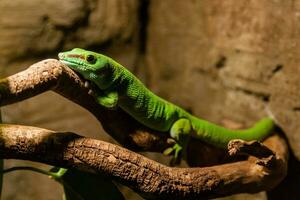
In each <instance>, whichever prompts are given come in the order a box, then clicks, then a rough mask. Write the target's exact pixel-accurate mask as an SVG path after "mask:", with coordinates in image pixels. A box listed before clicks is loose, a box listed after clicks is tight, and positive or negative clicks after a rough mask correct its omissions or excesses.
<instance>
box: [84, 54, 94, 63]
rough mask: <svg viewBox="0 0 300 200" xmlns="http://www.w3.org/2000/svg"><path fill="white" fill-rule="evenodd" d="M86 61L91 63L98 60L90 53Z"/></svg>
mask: <svg viewBox="0 0 300 200" xmlns="http://www.w3.org/2000/svg"><path fill="white" fill-rule="evenodd" d="M86 61H88V62H89V63H91V64H94V63H95V62H96V57H95V56H94V55H88V56H87V57H86Z"/></svg>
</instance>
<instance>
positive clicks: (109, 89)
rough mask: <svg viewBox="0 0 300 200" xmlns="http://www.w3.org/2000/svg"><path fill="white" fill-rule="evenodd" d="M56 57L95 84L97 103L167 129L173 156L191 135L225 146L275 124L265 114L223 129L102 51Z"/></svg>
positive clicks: (268, 130) (257, 136)
mask: <svg viewBox="0 0 300 200" xmlns="http://www.w3.org/2000/svg"><path fill="white" fill-rule="evenodd" d="M58 57H59V60H60V61H61V62H62V63H64V64H66V65H67V66H68V67H70V68H71V69H73V70H74V71H76V72H77V73H79V74H80V75H82V76H83V77H84V79H86V80H88V81H90V82H91V83H92V84H93V85H94V87H93V89H94V90H93V91H94V96H95V99H96V100H97V102H98V103H99V104H101V105H102V106H104V107H106V108H110V109H113V108H116V107H117V106H118V107H120V108H121V109H122V110H124V111H125V112H127V113H128V114H129V115H131V116H132V117H133V118H134V119H135V120H137V121H138V122H140V123H142V124H143V125H145V126H147V127H149V128H151V129H154V130H157V131H162V132H169V134H170V136H171V137H172V138H173V139H174V140H175V141H176V143H175V144H174V146H173V147H170V148H168V149H166V150H165V152H164V153H165V154H171V153H174V156H175V159H177V158H178V156H179V153H180V152H181V151H182V152H183V153H185V148H186V147H187V144H188V141H189V138H190V136H191V137H194V138H198V139H200V140H202V141H204V142H206V143H209V144H212V145H214V146H216V147H221V148H226V147H227V144H228V142H229V141H230V140H232V139H242V140H246V141H249V140H259V141H260V140H263V139H264V138H265V137H266V136H268V135H269V134H270V133H271V132H272V130H273V128H274V127H275V123H274V121H273V120H272V119H271V118H264V119H262V120H260V121H259V122H257V123H256V124H255V125H254V126H253V127H251V128H249V129H245V130H230V129H226V128H224V127H221V126H218V125H215V124H213V123H210V122H208V121H205V120H202V119H199V118H197V117H195V116H193V115H191V114H190V113H188V112H186V111H185V110H184V109H182V108H180V107H179V106H176V105H174V104H172V103H170V102H168V101H166V100H164V99H162V98H160V97H158V96H157V95H155V94H154V93H152V92H151V91H150V90H149V89H147V88H146V87H145V86H144V85H143V84H142V82H141V81H140V80H139V79H138V78H136V77H135V76H134V75H133V74H132V73H131V72H129V71H128V70H127V69H126V68H125V67H123V66H122V65H121V64H119V63H117V62H116V61H114V60H113V59H111V58H109V57H107V56H105V55H102V54H98V53H95V52H92V51H87V50H84V49H79V48H75V49H73V50H71V51H67V52H62V53H59V54H58Z"/></svg>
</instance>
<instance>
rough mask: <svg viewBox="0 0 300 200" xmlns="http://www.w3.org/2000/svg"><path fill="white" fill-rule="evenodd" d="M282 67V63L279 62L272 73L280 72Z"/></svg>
mask: <svg viewBox="0 0 300 200" xmlns="http://www.w3.org/2000/svg"><path fill="white" fill-rule="evenodd" d="M282 68H283V65H281V64H278V65H276V66H275V68H274V69H273V70H272V74H276V73H278V72H280V71H281V70H282Z"/></svg>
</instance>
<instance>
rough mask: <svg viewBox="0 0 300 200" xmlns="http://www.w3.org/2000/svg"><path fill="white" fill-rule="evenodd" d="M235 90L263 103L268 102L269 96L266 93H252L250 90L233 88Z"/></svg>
mask: <svg viewBox="0 0 300 200" xmlns="http://www.w3.org/2000/svg"><path fill="white" fill-rule="evenodd" d="M235 90H236V91H240V92H243V93H245V94H247V95H251V96H254V97H256V98H259V99H261V100H262V101H264V102H269V100H270V96H271V95H270V94H267V93H262V92H254V91H251V90H248V89H245V88H235Z"/></svg>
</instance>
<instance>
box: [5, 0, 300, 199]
mask: <svg viewBox="0 0 300 200" xmlns="http://www.w3.org/2000/svg"><path fill="white" fill-rule="evenodd" d="M299 34H300V0H242V1H234V0H227V1H218V0H185V1H182V0H164V1H160V0H64V1H61V0H60V1H58V0H31V1H23V0H14V1H11V0H1V1H0V58H1V59H0V66H1V67H0V76H1V77H5V76H8V75H11V74H14V73H16V72H18V71H20V70H23V69H25V68H26V67H28V66H29V65H30V64H32V63H35V62H37V61H39V60H42V59H46V58H56V57H57V56H56V55H57V53H58V52H59V51H63V50H69V49H71V48H74V47H81V48H87V49H90V50H94V51H98V52H102V53H104V54H107V55H109V56H111V57H113V58H114V59H116V60H117V61H119V62H120V63H122V64H123V65H125V66H127V67H128V68H129V69H130V70H131V71H132V72H133V73H135V74H137V75H138V76H139V77H140V78H141V80H142V81H143V82H144V83H145V84H146V85H147V86H149V87H150V88H151V89H152V90H153V91H154V92H155V93H157V94H159V95H160V96H162V97H164V98H165V99H168V100H170V101H172V102H174V103H176V104H178V105H180V106H182V107H184V108H185V109H187V110H189V111H190V112H192V113H194V114H195V115H197V116H201V117H202V118H204V119H207V120H210V121H213V122H215V123H219V124H221V123H222V122H224V121H228V120H231V121H235V122H238V123H240V124H244V125H251V124H252V123H253V122H255V121H256V120H258V119H260V118H261V117H263V116H267V115H273V116H274V117H275V119H276V120H277V123H278V124H279V125H280V126H281V128H282V129H283V131H284V132H285V134H286V136H287V138H288V141H289V144H290V147H291V152H292V155H291V161H290V170H289V175H288V177H287V178H286V179H285V180H284V181H283V183H282V184H281V185H280V186H278V188H276V189H275V190H274V191H272V192H271V193H269V197H270V199H284V198H289V199H299V196H300V192H299V190H298V189H297V187H299V183H300V173H299V172H300V164H299V162H298V159H300V133H299V132H300V123H299V122H300V100H299V97H300V92H299V89H300V83H299V81H298V80H299V72H300V67H299V64H300V57H299V53H300V50H299V49H300V35H299ZM2 112H3V121H4V122H5V123H15V124H25V125H33V126H38V127H44V128H49V129H53V130H63V131H74V132H77V133H81V134H82V135H86V136H89V137H94V138H99V139H103V140H106V141H110V142H114V141H113V140H112V139H111V138H110V137H109V136H108V135H107V134H106V133H104V131H103V130H102V128H101V125H100V124H99V123H98V122H97V121H96V120H95V118H93V117H92V116H91V115H90V114H89V113H88V112H87V111H85V110H83V109H82V108H80V107H79V106H77V105H75V104H74V103H72V102H70V101H68V100H66V99H64V98H63V97H61V96H59V95H57V94H54V93H51V92H47V93H45V94H42V95H39V96H37V97H34V98H31V99H28V100H25V101H23V102H20V103H17V104H14V105H10V106H6V107H4V108H3V109H2ZM87 124H88V126H87ZM155 158H157V157H155ZM25 164H26V165H28V164H31V165H34V166H37V165H38V164H36V163H28V162H24V161H22V162H21V161H6V167H10V166H15V165H25ZM44 167H47V166H44ZM122 190H123V191H124V194H125V195H126V197H127V198H128V199H140V197H139V196H137V195H136V194H133V193H132V192H130V191H129V190H128V189H124V188H123V189H122ZM61 192H62V188H60V186H58V185H57V184H56V183H55V182H54V181H51V180H49V179H48V178H47V177H45V176H42V175H37V174H33V173H31V172H15V173H11V174H9V175H6V176H5V183H4V191H3V193H4V198H3V199H5V200H10V199H14V200H24V199H25V200H27V199H31V200H32V199H43V200H44V199H45V200H51V199H59V198H61ZM230 198H231V199H246V198H249V199H261V200H262V199H267V195H266V193H259V194H255V195H237V196H234V197H230Z"/></svg>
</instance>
